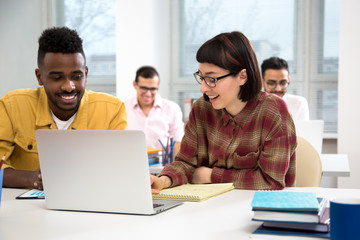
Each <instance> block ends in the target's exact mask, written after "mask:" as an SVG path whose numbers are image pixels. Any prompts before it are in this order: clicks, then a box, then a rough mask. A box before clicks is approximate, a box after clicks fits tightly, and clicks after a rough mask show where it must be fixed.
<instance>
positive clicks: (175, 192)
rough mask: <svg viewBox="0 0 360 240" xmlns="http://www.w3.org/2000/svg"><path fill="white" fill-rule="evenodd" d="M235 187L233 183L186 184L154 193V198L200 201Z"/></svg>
mask: <svg viewBox="0 0 360 240" xmlns="http://www.w3.org/2000/svg"><path fill="white" fill-rule="evenodd" d="M233 189H234V185H233V184H232V183H212V184H184V185H180V186H176V187H173V188H167V189H163V190H161V191H160V193H159V194H153V199H162V200H178V201H189V202H199V201H204V200H206V199H209V198H212V197H215V196H218V195H220V194H223V193H226V192H229V191H231V190H233Z"/></svg>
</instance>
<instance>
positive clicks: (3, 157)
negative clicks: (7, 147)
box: [0, 153, 6, 169]
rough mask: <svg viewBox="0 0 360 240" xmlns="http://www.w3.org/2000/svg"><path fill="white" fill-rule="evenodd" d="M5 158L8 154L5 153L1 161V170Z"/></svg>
mask: <svg viewBox="0 0 360 240" xmlns="http://www.w3.org/2000/svg"><path fill="white" fill-rule="evenodd" d="M5 156H6V153H4V156H3V157H2V158H1V160H0V169H1V168H2V165H3V163H4V162H5Z"/></svg>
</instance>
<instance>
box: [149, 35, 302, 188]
mask: <svg viewBox="0 0 360 240" xmlns="http://www.w3.org/2000/svg"><path fill="white" fill-rule="evenodd" d="M196 59H197V61H198V62H199V69H198V71H197V72H196V73H194V76H195V79H196V81H197V82H198V83H199V84H201V87H200V91H201V92H202V93H203V97H201V98H199V99H198V100H197V101H196V102H195V103H194V104H193V107H192V110H191V113H190V116H189V122H188V124H187V125H186V128H185V135H184V138H183V140H182V142H181V148H180V151H179V153H178V154H177V156H176V158H175V162H173V163H171V164H168V165H166V166H165V167H164V169H163V171H162V172H161V173H160V174H159V176H151V181H152V188H153V192H154V193H156V192H158V191H159V190H161V189H163V188H168V187H173V186H177V185H181V184H186V183H229V182H233V183H234V186H235V188H239V189H273V190H275V189H283V188H284V187H286V186H291V185H293V184H294V182H295V148H296V134H295V126H294V123H293V121H292V119H291V117H290V114H289V112H288V110H287V107H286V104H285V102H284V101H283V100H282V99H281V98H279V97H276V96H274V95H272V94H270V95H269V94H268V93H265V92H263V91H261V76H260V70H259V66H258V63H257V59H256V55H255V52H254V49H253V48H252V46H251V43H250V42H249V40H248V39H247V38H246V36H245V35H243V34H242V33H240V32H230V33H222V34H219V35H217V36H215V37H214V38H212V39H210V40H208V41H207V42H205V43H204V44H203V45H202V46H201V47H200V49H199V50H198V52H197V55H196Z"/></svg>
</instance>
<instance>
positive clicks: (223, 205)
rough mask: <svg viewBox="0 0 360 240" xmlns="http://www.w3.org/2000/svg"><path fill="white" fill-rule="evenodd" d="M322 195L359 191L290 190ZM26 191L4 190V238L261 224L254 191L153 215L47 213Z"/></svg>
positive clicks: (192, 234)
mask: <svg viewBox="0 0 360 240" xmlns="http://www.w3.org/2000/svg"><path fill="white" fill-rule="evenodd" d="M286 190H289V191H307V192H316V193H317V195H318V196H320V197H327V198H332V197H358V198H360V189H332V188H288V189H286ZM22 192H24V190H21V189H20V190H19V189H8V188H5V189H3V199H2V202H1V207H0V239H1V240H19V239H28V240H33V239H34V240H43V239H44V240H45V239H46V240H53V239H54V240H72V239H76V240H78V239H80V240H82V239H86V240H92V239H96V240H98V239H106V240H109V239H110V240H112V239H156V240H159V239H187V240H192V239H196V240H199V239H206V240H212V239H214V240H219V239H228V240H232V239H236V240H239V239H241V240H242V239H248V238H249V236H250V235H251V233H252V232H253V231H254V230H255V229H256V228H257V227H258V226H259V225H260V223H259V222H252V221H251V218H252V212H251V207H250V203H251V200H252V198H253V195H254V191H247V190H233V191H231V192H229V193H225V194H223V195H220V196H217V197H214V198H211V199H209V200H206V201H204V202H185V203H184V204H183V205H181V206H178V207H176V208H173V209H170V210H168V211H165V212H162V213H160V214H158V215H154V216H138V215H125V214H106V213H89V212H70V211H56V210H48V209H46V207H45V200H37V199H36V200H15V197H16V196H17V195H19V194H20V193H22Z"/></svg>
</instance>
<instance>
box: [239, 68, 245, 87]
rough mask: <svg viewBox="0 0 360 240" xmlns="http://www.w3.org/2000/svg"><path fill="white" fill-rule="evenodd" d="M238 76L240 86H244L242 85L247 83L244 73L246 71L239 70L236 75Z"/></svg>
mask: <svg viewBox="0 0 360 240" xmlns="http://www.w3.org/2000/svg"><path fill="white" fill-rule="evenodd" d="M238 76H239V83H240V86H242V85H244V84H245V83H246V82H247V72H246V69H243V70H241V71H240V72H239V73H238Z"/></svg>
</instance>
